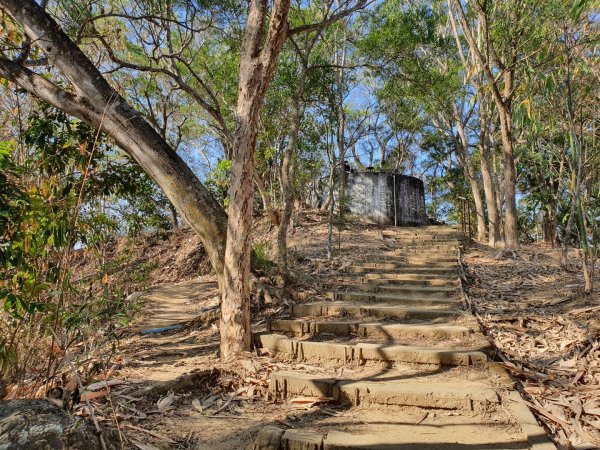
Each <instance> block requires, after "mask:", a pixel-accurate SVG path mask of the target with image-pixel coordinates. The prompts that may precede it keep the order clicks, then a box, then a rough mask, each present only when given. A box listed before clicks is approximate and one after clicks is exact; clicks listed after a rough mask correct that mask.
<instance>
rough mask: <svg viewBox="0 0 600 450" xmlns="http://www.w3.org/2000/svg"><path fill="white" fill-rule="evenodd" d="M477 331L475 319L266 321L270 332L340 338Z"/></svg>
mask: <svg viewBox="0 0 600 450" xmlns="http://www.w3.org/2000/svg"><path fill="white" fill-rule="evenodd" d="M478 330H479V326H478V325H477V323H476V322H475V321H472V323H470V324H468V323H467V324H461V325H450V324H426V325H422V324H408V323H383V322H362V321H359V320H349V321H337V320H336V321H325V322H323V321H318V320H303V319H275V320H271V321H269V322H267V331H268V332H270V333H292V334H293V335H294V336H297V337H302V336H305V335H313V336H314V335H318V334H321V333H327V334H333V335H335V336H339V337H350V336H358V337H359V338H365V339H382V340H384V341H385V340H387V341H390V340H394V339H432V340H437V341H442V340H446V339H457V338H464V337H467V336H470V335H472V334H474V333H475V332H476V331H478Z"/></svg>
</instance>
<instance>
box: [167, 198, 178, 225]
mask: <svg viewBox="0 0 600 450" xmlns="http://www.w3.org/2000/svg"><path fill="white" fill-rule="evenodd" d="M169 211H170V212H171V224H172V225H173V231H179V219H178V217H177V210H176V209H175V207H174V206H173V203H171V202H169Z"/></svg>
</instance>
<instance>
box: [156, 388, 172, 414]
mask: <svg viewBox="0 0 600 450" xmlns="http://www.w3.org/2000/svg"><path fill="white" fill-rule="evenodd" d="M174 401H175V394H174V393H172V392H171V393H170V394H169V395H167V396H166V397H163V398H161V399H160V400H159V401H158V402H156V406H157V407H158V409H159V411H165V410H167V409H170V406H171V405H172V404H173V402H174Z"/></svg>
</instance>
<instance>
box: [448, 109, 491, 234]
mask: <svg viewBox="0 0 600 450" xmlns="http://www.w3.org/2000/svg"><path fill="white" fill-rule="evenodd" d="M453 110H454V115H455V123H456V128H457V130H458V136H459V138H460V142H459V141H458V140H457V139H456V138H454V141H455V144H456V151H457V156H458V160H459V162H461V163H462V164H461V165H462V166H463V170H464V173H465V177H466V178H467V181H468V182H469V187H470V188H471V195H473V202H474V203H475V213H476V214H477V240H478V241H479V242H484V241H485V211H484V209H483V202H482V201H481V189H480V188H479V181H478V180H477V177H476V175H475V166H474V165H473V161H472V160H471V157H470V155H469V141H468V139H467V135H466V134H465V128H464V126H463V123H462V120H461V118H460V113H459V111H458V107H457V106H456V104H453ZM450 132H452V130H451V131H450Z"/></svg>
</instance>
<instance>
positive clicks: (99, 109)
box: [0, 0, 227, 283]
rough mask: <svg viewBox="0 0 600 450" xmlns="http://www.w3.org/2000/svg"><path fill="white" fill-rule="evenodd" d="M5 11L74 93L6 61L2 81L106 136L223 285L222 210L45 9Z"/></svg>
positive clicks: (13, 3) (7, 0) (0, 68)
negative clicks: (177, 219)
mask: <svg viewBox="0 0 600 450" xmlns="http://www.w3.org/2000/svg"><path fill="white" fill-rule="evenodd" d="M0 7H1V8H2V9H3V10H4V11H5V12H7V13H8V14H10V15H11V16H12V17H13V18H14V20H15V21H16V22H17V23H19V24H20V25H21V26H22V27H23V29H24V30H25V32H26V34H27V36H28V37H29V38H30V39H31V41H32V42H35V43H36V45H37V46H38V47H39V48H40V49H41V50H42V51H43V52H44V53H45V54H46V55H47V57H48V61H49V62H50V63H51V64H53V66H54V67H55V68H56V69H58V70H59V71H60V72H61V73H62V75H63V76H64V77H65V78H66V79H67V80H68V81H69V82H70V84H71V86H72V87H73V93H71V92H69V91H66V90H64V89H62V88H60V87H58V86H57V85H55V84H53V83H52V82H50V81H49V80H47V79H46V78H45V77H42V76H41V75H38V74H36V73H34V72H32V71H30V70H29V69H27V68H26V67H24V66H23V65H21V64H20V63H16V62H12V61H9V60H7V59H4V58H0V77H2V78H5V79H7V80H9V81H11V82H13V83H15V84H16V85H18V86H20V87H21V88H22V89H25V90H26V91H28V92H29V93H31V94H33V95H35V96H37V97H39V98H41V99H42V100H44V101H46V102H48V103H50V104H52V105H53V106H55V107H56V108H58V109H60V110H62V111H64V112H66V113H67V114H69V115H72V116H74V117H77V118H79V119H81V120H83V121H85V122H87V123H89V124H90V125H92V126H94V127H95V128H97V129H99V130H101V131H103V132H104V133H106V134H107V135H108V136H110V137H111V139H113V140H114V141H115V142H116V144H117V145H118V146H119V147H121V148H122V149H123V150H124V151H125V152H126V153H127V154H129V155H130V156H131V157H132V158H133V159H134V160H135V161H137V163H138V164H139V165H140V166H141V167H142V168H143V169H144V170H145V171H146V173H147V174H148V175H149V176H150V177H151V178H152V179H153V180H154V181H155V182H156V183H157V184H158V185H159V186H160V187H161V188H162V190H163V191H164V193H165V195H166V196H167V197H168V198H169V200H170V201H171V202H172V204H173V205H174V206H175V208H176V209H177V211H178V212H179V214H180V216H181V217H182V218H183V220H185V221H186V222H187V223H188V224H189V225H190V226H191V227H192V228H193V229H194V231H195V232H196V233H197V234H198V236H199V237H200V240H201V241H202V244H203V245H204V247H205V248H206V251H207V253H208V256H209V258H210V260H211V263H212V266H213V268H214V270H215V272H216V274H217V277H218V278H219V282H220V283H222V273H223V256H224V254H225V229H226V228H225V225H226V221H227V216H226V214H225V211H224V210H223V208H222V207H221V206H220V205H219V204H218V203H217V202H216V201H215V199H214V198H213V197H212V196H211V195H210V193H209V192H208V190H207V189H206V188H205V187H204V186H203V185H202V184H201V183H200V181H199V180H198V178H197V177H196V176H195V175H194V173H193V172H192V171H191V169H190V168H189V167H188V166H187V165H186V164H185V162H184V161H183V160H182V159H181V158H180V157H179V156H178V155H177V153H176V152H175V151H174V150H173V149H172V148H171V147H170V146H169V145H168V144H167V143H166V142H165V141H164V139H162V138H161V137H160V135H159V134H158V133H157V132H156V130H154V128H153V127H152V126H151V125H150V124H149V123H148V122H147V121H146V120H144V119H143V118H142V117H141V115H140V114H138V113H137V112H136V111H135V110H134V109H133V108H131V107H130V106H129V105H128V104H127V102H126V101H125V100H124V99H123V98H122V97H121V96H120V95H119V94H118V93H117V92H116V91H115V90H114V89H113V88H112V87H111V86H110V85H109V84H108V82H107V81H106V80H105V79H104V78H103V77H102V74H101V73H100V72H99V71H98V69H97V68H96V67H95V66H94V64H93V63H92V62H91V61H90V60H89V59H88V58H87V56H86V55H85V54H84V53H83V52H82V51H81V50H80V49H79V47H77V45H75V44H74V43H73V42H72V41H71V40H70V39H69V37H68V36H67V35H66V34H65V33H64V32H63V31H62V30H61V29H60V27H59V26H58V25H57V23H56V22H55V21H54V20H53V19H52V18H51V17H50V15H48V14H47V13H46V12H45V11H44V9H43V8H42V7H41V6H39V5H38V4H37V3H36V2H34V1H23V0H0Z"/></svg>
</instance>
